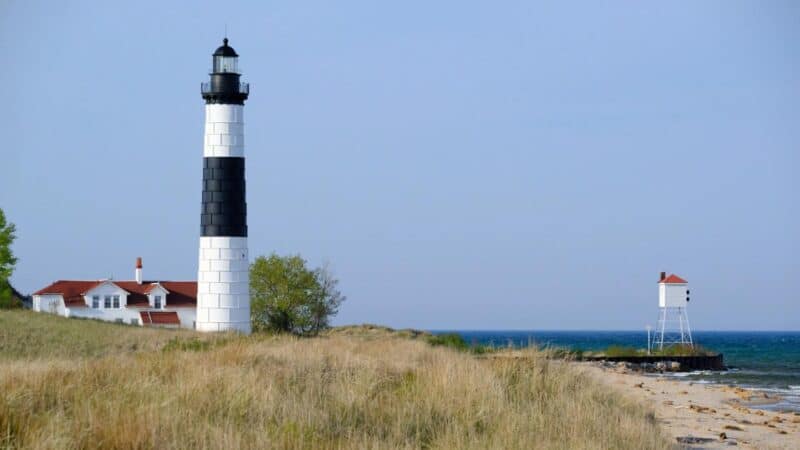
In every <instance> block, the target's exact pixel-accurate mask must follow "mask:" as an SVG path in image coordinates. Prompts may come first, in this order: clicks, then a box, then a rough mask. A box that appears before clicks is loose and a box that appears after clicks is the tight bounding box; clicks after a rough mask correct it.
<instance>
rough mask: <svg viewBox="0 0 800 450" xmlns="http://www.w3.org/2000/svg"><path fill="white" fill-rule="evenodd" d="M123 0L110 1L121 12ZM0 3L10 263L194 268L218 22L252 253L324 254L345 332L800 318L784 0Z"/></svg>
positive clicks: (1, 169) (187, 275) (794, 18)
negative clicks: (353, 328)
mask: <svg viewBox="0 0 800 450" xmlns="http://www.w3.org/2000/svg"><path fill="white" fill-rule="evenodd" d="M111 3H114V4H113V5H112V4H111ZM116 3H117V2H36V1H10V2H3V3H2V5H0V52H2V55H3V61H4V63H3V70H2V71H0V95H1V96H2V98H3V100H4V106H3V108H0V127H2V128H0V132H2V136H3V140H4V143H3V144H4V145H3V148H2V150H0V151H2V159H1V160H0V207H2V208H3V209H4V210H5V211H6V214H7V216H8V217H9V219H10V220H11V221H13V222H15V223H16V224H17V227H18V240H17V242H16V244H15V246H14V250H15V251H16V253H17V255H18V256H19V258H20V262H19V264H18V267H17V271H16V273H15V274H14V276H13V278H12V281H13V282H14V283H15V285H17V286H18V287H19V288H20V289H21V290H23V291H25V292H32V291H34V290H36V289H38V288H41V287H43V286H45V285H46V284H48V283H49V282H51V281H53V280H56V279H73V278H78V279H80V278H84V279H87V278H88V279H94V278H103V277H108V276H113V277H115V278H117V279H129V278H131V277H132V276H133V266H134V259H135V257H137V256H142V257H143V258H144V263H145V264H144V265H145V276H146V277H149V278H160V279H194V278H195V277H196V270H197V263H196V260H197V241H198V234H199V208H200V188H201V185H200V182H201V176H202V173H201V164H202V159H201V158H202V137H203V101H202V99H201V98H200V92H199V87H200V82H202V81H205V80H206V78H207V70H208V68H209V67H210V64H211V58H210V54H211V52H213V50H214V48H216V47H217V46H218V45H219V43H220V40H221V38H222V37H223V33H224V30H225V26H226V25H227V29H228V36H229V38H230V40H231V45H232V46H233V47H235V48H236V50H237V51H238V52H239V54H240V55H241V58H240V59H241V61H240V64H241V66H240V67H241V68H242V69H243V72H244V76H243V79H244V80H245V81H249V82H250V83H251V96H250V100H249V101H248V103H247V105H246V107H245V133H246V153H247V157H248V159H247V182H248V185H247V189H248V212H249V215H248V220H249V225H250V251H251V255H252V256H256V255H260V254H268V253H270V252H273V251H275V252H278V253H280V254H287V253H300V254H302V255H303V256H304V257H306V258H307V259H308V260H309V262H310V263H311V264H313V265H318V264H321V263H323V262H325V261H328V262H329V263H330V265H331V268H332V269H333V270H334V272H335V274H336V275H337V276H338V277H339V278H340V279H341V288H342V290H343V292H344V293H345V294H346V295H347V296H348V301H347V302H346V303H345V304H344V305H343V307H342V310H341V312H340V314H339V316H338V317H337V319H336V323H339V324H342V323H360V322H371V323H381V324H386V325H391V326H396V327H403V326H411V327H418V328H437V329H442V328H462V329H463V328H472V329H511V328H513V329H643V328H644V326H645V325H646V324H654V323H655V321H656V318H657V290H656V281H657V277H658V272H659V271H661V270H664V271H669V272H675V273H678V274H679V275H681V276H682V277H684V278H686V279H688V280H689V282H690V287H691V289H692V302H691V304H690V317H691V320H692V324H693V326H694V327H695V328H697V329H794V330H797V329H800V293H798V292H800V291H798V288H797V282H796V279H797V277H798V274H800V256H798V255H799V254H800V245H799V244H800V231H799V230H800V208H798V201H797V197H798V193H799V192H800V182H799V181H798V176H797V172H798V169H800V126H799V125H800V106H798V105H800V51H799V50H800V45H799V44H798V43H800V27H798V26H797V24H798V23H800V3H797V2H789V1H786V2H780V1H771V2H756V1H751V2H730V1H725V2H710V1H709V2H689V1H686V2H659V3H656V2H649V3H645V2H608V3H605V2H581V3H572V2H550V3H537V2H527V1H520V2H455V1H453V2H425V1H406V2H395V4H388V3H389V2H369V1H363V2H350V1H347V2H281V3H274V2H252V3H226V4H225V7H224V8H220V7H219V2H184V3H180V2H174V3H173V2H169V3H167V2H151V1H140V2H128V3H127V4H122V3H121V2H120V3H119V4H116Z"/></svg>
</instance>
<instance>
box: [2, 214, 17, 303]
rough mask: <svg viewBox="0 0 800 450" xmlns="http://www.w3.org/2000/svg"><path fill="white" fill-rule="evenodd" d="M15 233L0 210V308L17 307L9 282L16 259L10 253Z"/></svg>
mask: <svg viewBox="0 0 800 450" xmlns="http://www.w3.org/2000/svg"><path fill="white" fill-rule="evenodd" d="M15 231H16V227H15V226H14V224H13V223H7V222H6V215H5V213H4V212H3V210H2V209H0V308H11V307H15V306H18V305H17V302H16V300H15V298H14V295H13V294H12V292H11V284H10V282H9V278H11V274H12V273H14V266H15V265H16V264H17V258H15V257H14V253H13V252H12V251H11V244H12V243H13V242H14V239H15V238H16V236H15V235H14V232H15Z"/></svg>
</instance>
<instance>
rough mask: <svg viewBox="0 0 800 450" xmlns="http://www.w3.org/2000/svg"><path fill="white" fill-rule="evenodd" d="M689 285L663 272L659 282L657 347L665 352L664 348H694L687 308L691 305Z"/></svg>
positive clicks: (675, 276)
mask: <svg viewBox="0 0 800 450" xmlns="http://www.w3.org/2000/svg"><path fill="white" fill-rule="evenodd" d="M688 287H689V283H688V282H687V281H686V280H684V279H683V278H681V277H679V276H677V275H675V274H672V275H670V276H667V274H666V272H661V277H660V279H659V280H658V310H659V311H658V328H657V329H656V346H658V348H659V350H663V349H664V346H670V345H676V344H677V345H686V346H689V347H693V346H694V343H693V342H692V329H691V328H690V327H689V315H688V313H687V312H686V306H687V305H688V304H689V289H688Z"/></svg>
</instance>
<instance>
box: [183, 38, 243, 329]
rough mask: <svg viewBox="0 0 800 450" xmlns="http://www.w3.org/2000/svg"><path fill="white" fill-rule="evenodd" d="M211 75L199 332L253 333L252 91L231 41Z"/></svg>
mask: <svg viewBox="0 0 800 450" xmlns="http://www.w3.org/2000/svg"><path fill="white" fill-rule="evenodd" d="M209 76H210V79H209V81H208V82H205V83H202V84H201V88H200V91H201V94H202V96H203V99H204V100H205V102H206V123H205V139H204V143H203V199H202V207H201V212H200V252H199V256H200V257H199V267H198V273H197V318H196V324H195V325H196V326H195V327H196V329H197V330H199V331H228V330H234V331H239V332H242V333H250V293H249V279H250V274H249V269H250V267H249V258H248V253H247V203H246V201H245V171H244V166H245V164H244V116H243V114H244V101H245V100H247V97H248V94H249V92H250V87H249V85H248V84H247V83H242V82H241V81H240V77H241V74H240V72H239V55H237V54H236V51H235V50H234V49H233V47H231V46H229V45H228V38H225V39H223V41H222V46H221V47H219V48H217V50H216V51H214V54H213V57H212V68H211V73H210V74H209Z"/></svg>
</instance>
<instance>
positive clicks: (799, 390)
mask: <svg viewBox="0 0 800 450" xmlns="http://www.w3.org/2000/svg"><path fill="white" fill-rule="evenodd" d="M433 333H436V334H441V333H458V334H459V335H461V336H462V337H463V338H464V339H465V340H466V341H467V342H469V343H472V344H483V345H494V346H508V345H514V346H516V347H524V346H527V345H528V344H529V343H534V344H535V345H537V346H555V347H567V348H570V349H572V350H578V349H582V350H602V349H605V348H606V347H608V346H609V345H621V346H626V347H636V348H642V349H646V348H647V333H646V332H645V331H471V330H434V331H433ZM692 337H693V338H694V342H695V343H696V344H699V345H701V346H703V347H705V348H707V349H710V350H714V351H717V352H720V353H722V354H723V355H724V358H725V365H726V366H728V367H729V370H727V371H724V372H709V371H703V372H689V373H679V374H675V375H673V376H676V377H680V378H682V379H685V380H692V381H694V382H698V383H715V384H727V385H735V386H739V387H742V388H746V389H755V390H759V391H764V392H768V393H770V394H778V395H779V396H781V397H783V400H782V401H781V402H779V403H777V404H773V405H768V406H765V407H764V408H766V409H779V410H791V411H800V332H798V331H792V332H784V331H764V332H760V331H755V332H753V331H694V332H693V333H692Z"/></svg>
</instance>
